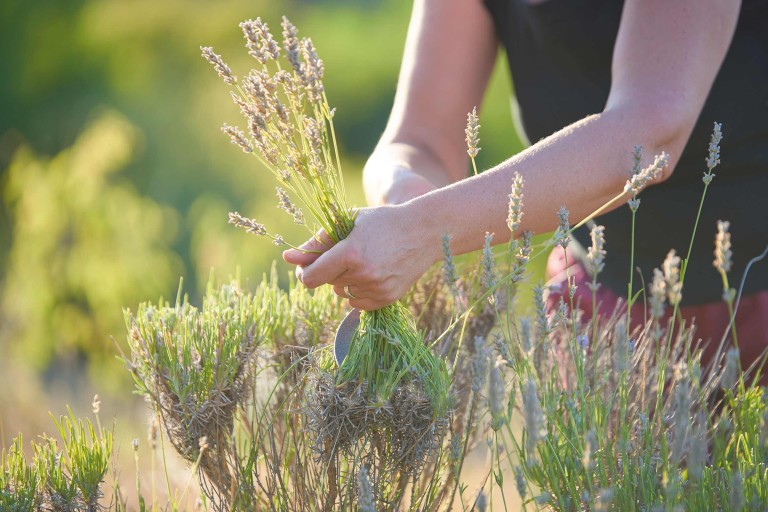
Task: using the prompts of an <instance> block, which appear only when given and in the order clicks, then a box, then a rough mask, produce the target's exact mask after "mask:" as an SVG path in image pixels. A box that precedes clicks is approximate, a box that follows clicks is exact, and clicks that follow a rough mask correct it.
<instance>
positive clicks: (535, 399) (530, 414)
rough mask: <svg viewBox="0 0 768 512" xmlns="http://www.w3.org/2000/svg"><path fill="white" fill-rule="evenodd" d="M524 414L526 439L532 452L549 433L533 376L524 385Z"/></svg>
mask: <svg viewBox="0 0 768 512" xmlns="http://www.w3.org/2000/svg"><path fill="white" fill-rule="evenodd" d="M523 416H525V431H526V434H527V437H526V441H527V446H528V450H529V452H530V451H531V450H533V448H534V447H535V446H536V443H538V442H539V441H541V440H542V439H544V436H545V435H546V433H547V423H546V419H545V417H544V411H543V410H542V408H541V401H540V400H539V391H538V386H537V385H536V381H535V380H533V379H532V378H531V377H528V380H527V381H526V382H525V384H524V385H523Z"/></svg>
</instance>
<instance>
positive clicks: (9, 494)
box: [0, 411, 112, 512]
mask: <svg viewBox="0 0 768 512" xmlns="http://www.w3.org/2000/svg"><path fill="white" fill-rule="evenodd" d="M53 421H54V424H55V425H56V429H57V430H58V432H59V436H60V439H59V440H56V439H54V438H50V437H45V436H43V437H42V438H41V440H40V441H39V442H32V443H31V449H32V452H33V454H34V456H33V458H32V461H31V462H29V461H27V459H26V458H25V456H24V454H23V451H22V450H23V443H22V437H21V435H19V436H18V437H17V438H16V439H14V441H13V445H12V447H11V448H10V450H9V451H8V452H7V453H3V456H2V473H1V474H0V508H1V509H2V510H4V511H5V510H8V511H22V510H24V511H26V510H56V511H58V510H62V511H63V510H78V511H88V512H90V511H96V510H101V509H102V508H103V503H101V500H102V498H103V492H102V490H101V486H102V484H103V481H104V479H105V477H106V475H107V470H108V469H109V462H110V460H111V457H112V434H111V433H110V432H107V431H106V430H103V429H100V428H97V427H94V425H93V423H91V421H90V420H86V421H83V420H80V419H77V418H75V416H74V415H73V413H72V412H71V411H69V413H68V415H67V416H61V417H60V418H59V419H56V418H54V419H53Z"/></svg>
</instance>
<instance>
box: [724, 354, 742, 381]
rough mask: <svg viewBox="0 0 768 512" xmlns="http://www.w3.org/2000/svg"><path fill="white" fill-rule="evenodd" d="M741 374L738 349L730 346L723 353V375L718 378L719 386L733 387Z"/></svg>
mask: <svg viewBox="0 0 768 512" xmlns="http://www.w3.org/2000/svg"><path fill="white" fill-rule="evenodd" d="M740 374H741V359H740V357H739V349H738V348H736V347H731V348H729V349H728V352H726V353H725V366H724V367H723V376H722V378H721V379H720V386H721V387H722V388H723V389H733V388H734V387H735V386H736V383H737V382H738V381H739V375H740Z"/></svg>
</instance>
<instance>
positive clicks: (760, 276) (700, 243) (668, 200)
mask: <svg viewBox="0 0 768 512" xmlns="http://www.w3.org/2000/svg"><path fill="white" fill-rule="evenodd" d="M485 3H486V6H487V8H488V10H489V11H490V13H491V14H492V16H493V19H494V23H495V26H496V31H497V36H498V38H499V41H500V43H501V44H502V45H503V47H504V48H505V49H506V53H507V59H508V61H509V67H510V70H511V73H512V79H513V84H514V88H515V96H516V98H517V102H518V104H519V106H520V114H521V119H522V123H523V127H524V128H525V131H526V134H527V135H528V138H529V140H531V141H533V142H535V141H537V140H539V139H541V138H544V137H547V136H549V135H551V134H552V133H554V132H556V131H558V130H560V129H561V128H563V127H565V126H567V125H569V124H571V123H573V122H575V121H578V120H579V119H582V118H584V117H586V116H587V115H590V114H595V113H599V112H601V111H602V110H603V108H604V106H605V102H606V100H607V99H608V92H609V90H610V86H611V56H612V53H613V46H614V43H615V41H616V34H617V32H618V28H619V21H620V18H621V10H622V6H623V2H622V1H620V0H548V1H545V2H543V3H540V4H535V5H531V4H528V3H526V2H525V1H524V0H485ZM716 121H717V122H721V123H722V125H723V127H722V130H723V141H722V143H721V154H722V163H721V164H720V165H719V166H718V167H717V168H716V169H715V174H716V177H715V179H714V180H713V181H712V184H711V185H710V187H709V190H708V191H707V198H706V200H705V203H704V210H703V212H702V216H701V220H700V222H699V228H698V232H697V234H696V239H695V243H694V246H693V252H692V254H691V261H690V262H689V265H688V272H687V277H686V282H685V289H684V290H683V304H688V305H692V304H700V303H706V302H715V301H719V300H721V295H722V282H721V280H720V276H719V274H718V273H717V271H716V270H715V269H714V267H713V266H712V260H713V258H714V256H713V251H714V237H715V233H716V231H717V220H718V219H722V220H729V221H730V222H731V230H730V231H731V236H732V243H733V264H734V265H733V269H732V270H731V273H730V274H729V280H730V284H731V286H732V287H735V288H738V284H739V282H740V280H741V276H742V274H743V272H744V269H745V266H746V263H747V262H748V261H749V260H750V259H751V258H752V257H754V256H756V255H758V254H760V253H761V252H762V251H763V249H764V248H765V247H766V245H767V244H768V0H751V1H750V0H744V1H743V2H742V7H741V13H740V16H739V20H738V25H737V28H736V33H735V35H734V38H733V42H732V44H731V47H730V49H729V51H728V53H727V56H726V58H725V61H724V62H723V65H722V67H721V69H720V72H719V74H718V76H717V78H716V80H715V82H714V85H713V87H712V90H711V91H710V94H709V96H708V98H707V101H706V104H705V105H704V108H703V110H702V112H701V115H700V116H699V119H698V121H697V123H696V126H695V128H694V130H693V133H692V135H691V138H690V140H689V143H688V144H687V145H686V147H685V150H684V151H683V154H682V155H681V158H680V160H679V163H678V164H677V167H676V168H675V172H674V173H673V174H672V177H671V178H670V179H669V180H667V181H666V182H664V183H663V184H661V185H657V186H653V187H650V188H648V189H646V190H645V191H643V192H642V193H641V194H640V197H641V205H640V209H639V210H638V212H637V220H636V224H635V226H636V228H635V266H636V267H640V269H641V271H642V276H643V279H644V280H645V281H646V284H648V283H649V280H650V279H651V278H652V276H653V268H654V267H660V266H661V262H662V261H663V259H664V257H665V256H666V254H667V252H668V251H669V249H672V248H674V249H676V250H677V252H678V254H679V255H681V257H685V254H686V252H687V250H688V245H689V243H690V237H691V233H692V231H693V224H694V220H695V218H696V211H697V209H698V205H699V201H700V199H701V193H702V190H703V187H704V185H703V183H702V181H701V177H702V175H703V174H704V171H706V165H705V159H706V157H707V154H708V153H707V147H708V144H709V138H710V134H711V132H712V126H713V123H714V122H716ZM631 150H632V148H627V155H628V157H627V161H628V162H631V158H630V157H629V155H630V152H631ZM627 173H628V175H629V167H628V169H627ZM553 215H554V212H553ZM596 221H597V223H599V224H603V225H604V226H605V234H606V249H607V251H608V255H607V258H606V266H605V270H604V271H603V273H602V274H601V277H600V280H601V282H602V283H603V285H604V286H608V287H609V288H610V289H611V290H612V291H613V292H614V293H616V294H617V295H619V296H624V295H626V292H627V282H628V280H629V265H630V259H629V257H630V241H631V233H630V225H631V212H630V210H629V208H628V207H626V206H623V207H620V208H618V209H617V210H614V211H612V212H610V213H607V214H605V215H602V216H600V217H599V218H597V219H596ZM576 238H577V240H579V241H580V242H581V243H582V244H583V245H585V246H588V245H589V244H590V240H589V233H588V231H587V230H586V229H581V230H579V231H578V232H577V233H576ZM635 281H637V279H635ZM744 289H745V293H754V292H756V291H760V290H766V289H768V261H763V262H760V263H758V264H756V265H753V266H752V268H751V270H750V272H749V275H748V277H747V282H746V285H745V288H744Z"/></svg>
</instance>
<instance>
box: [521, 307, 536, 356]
mask: <svg viewBox="0 0 768 512" xmlns="http://www.w3.org/2000/svg"><path fill="white" fill-rule="evenodd" d="M520 348H522V350H523V354H525V355H529V354H530V353H531V351H532V350H533V336H532V335H531V319H530V318H528V317H527V316H525V317H523V318H521V319H520Z"/></svg>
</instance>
